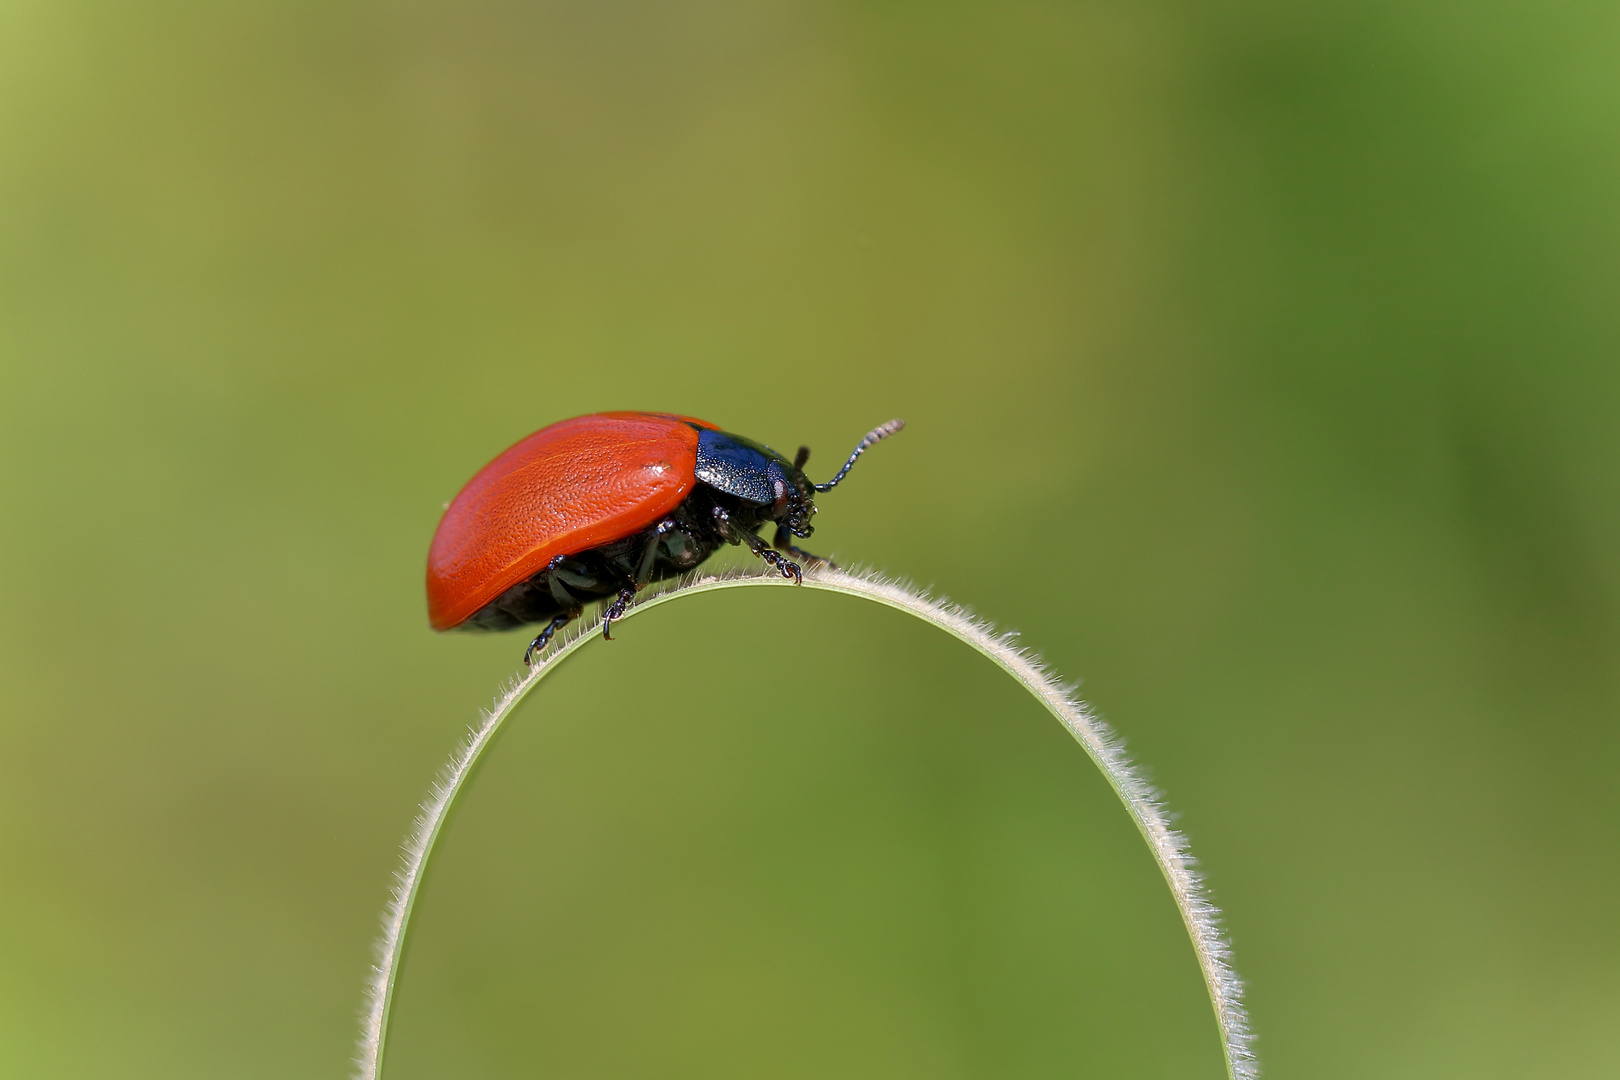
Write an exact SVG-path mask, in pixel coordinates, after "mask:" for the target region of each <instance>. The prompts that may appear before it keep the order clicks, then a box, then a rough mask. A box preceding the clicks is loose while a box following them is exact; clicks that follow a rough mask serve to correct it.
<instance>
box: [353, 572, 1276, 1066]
mask: <svg viewBox="0 0 1620 1080" xmlns="http://www.w3.org/2000/svg"><path fill="white" fill-rule="evenodd" d="M791 584H792V583H791V582H788V581H785V580H784V579H782V578H781V577H778V576H777V575H775V574H774V573H771V574H767V575H759V574H752V573H730V574H720V575H713V576H704V577H695V578H687V579H683V580H681V581H677V582H673V583H669V584H666V585H662V586H658V587H655V588H653V589H649V590H647V591H646V592H645V593H643V594H642V595H641V596H640V597H638V598H637V600H636V604H635V606H634V607H632V608H631V609H630V611H629V612H628V613H627V614H626V616H625V617H626V618H630V617H632V616H634V615H636V614H638V613H640V612H643V611H646V610H648V609H649V608H654V607H657V606H658V605H659V604H663V603H666V602H668V601H669V600H672V599H674V598H675V597H677V596H689V595H692V594H695V593H701V592H711V591H713V590H716V589H731V588H737V587H740V586H744V585H778V586H781V585H791ZM804 587H805V588H807V589H821V590H824V591H826V592H836V593H844V594H846V595H848V596H859V597H861V598H863V599H866V600H872V601H875V602H877V603H879V604H883V605H885V606H887V607H891V608H895V609H896V610H899V611H904V612H907V613H909V614H911V615H915V616H917V617H918V618H920V619H922V620H923V621H925V622H928V623H931V624H933V625H934V626H937V627H938V628H939V629H941V630H943V631H945V632H946V633H947V634H950V635H951V636H952V637H954V638H956V639H958V640H960V641H963V642H965V643H967V644H968V645H970V646H971V647H972V648H973V649H974V650H975V651H977V652H979V653H980V654H982V655H983V656H985V657H987V658H988V659H989V660H990V661H991V662H992V663H994V664H995V665H996V666H997V667H999V668H1001V669H1002V670H1003V671H1005V672H1006V673H1007V674H1009V675H1011V676H1012V677H1013V678H1014V679H1016V680H1018V682H1019V683H1020V684H1021V685H1022V686H1023V687H1024V689H1026V690H1028V691H1029V692H1030V693H1031V694H1033V695H1034V696H1035V698H1036V699H1037V700H1038V701H1040V703H1041V704H1042V705H1044V706H1046V708H1047V710H1048V711H1049V712H1051V714H1052V715H1053V716H1055V717H1057V718H1058V720H1059V721H1060V722H1061V723H1062V724H1063V726H1064V727H1066V728H1068V729H1069V733H1070V734H1071V735H1073V736H1074V737H1075V739H1076V741H1078V742H1079V743H1080V745H1081V746H1082V747H1083V748H1084V749H1085V751H1086V753H1087V754H1089V755H1090V756H1091V760H1092V761H1093V762H1095V763H1096V765H1097V768H1099V769H1101V770H1102V773H1103V776H1104V777H1106V778H1107V780H1108V783H1109V785H1110V786H1111V787H1112V788H1113V789H1114V792H1115V793H1116V794H1117V795H1118V796H1119V798H1120V801H1121V802H1123V803H1124V804H1125V809H1126V810H1127V811H1128V812H1129V813H1130V815H1131V820H1133V821H1134V822H1136V827H1137V829H1138V830H1139V831H1140V832H1141V834H1142V837H1143V839H1145V840H1146V841H1147V843H1148V847H1149V848H1151V849H1152V851H1153V857H1154V859H1155V860H1157V861H1158V864H1159V869H1160V871H1161V872H1162V873H1163V874H1164V880H1165V881H1166V882H1167V883H1168V884H1169V886H1170V892H1171V894H1172V895H1173V896H1174V897H1175V901H1176V907H1177V908H1178V909H1179V910H1180V911H1181V919H1182V922H1184V923H1185V924H1186V926H1187V934H1188V936H1189V937H1190V938H1191V939H1192V946H1193V952H1194V953H1195V954H1196V955H1197V957H1198V966H1199V968H1200V970H1201V971H1202V972H1203V975H1204V983H1205V985H1206V986H1207V987H1208V989H1209V998H1210V1002H1211V1004H1212V1005H1213V1006H1214V1009H1215V1019H1216V1022H1217V1023H1218V1025H1219V1027H1220V1035H1221V1048H1222V1050H1223V1051H1224V1052H1225V1055H1226V1072H1227V1076H1228V1077H1230V1078H1231V1080H1254V1078H1256V1077H1258V1076H1259V1075H1260V1066H1259V1062H1258V1061H1257V1060H1256V1058H1255V1056H1254V1051H1253V1049H1252V1047H1251V1045H1250V1043H1251V1036H1250V1034H1249V1026H1248V1018H1247V1016H1246V1015H1245V1013H1244V1010H1243V1000H1242V995H1243V984H1242V982H1241V981H1240V980H1239V979H1238V977H1237V974H1236V973H1235V972H1234V971H1233V970H1232V967H1231V965H1230V963H1229V962H1228V958H1229V954H1230V948H1229V946H1228V944H1227V941H1226V935H1225V933H1224V932H1223V930H1222V929H1221V925H1220V912H1219V911H1218V910H1217V909H1216V907H1215V905H1214V903H1213V902H1212V901H1211V900H1210V899H1209V897H1208V895H1207V894H1206V892H1205V890H1204V887H1203V881H1202V878H1201V877H1200V876H1199V874H1198V872H1197V871H1196V870H1195V869H1193V860H1192V856H1191V855H1190V854H1189V853H1188V850H1187V841H1186V838H1185V837H1183V836H1182V835H1181V834H1180V833H1178V832H1176V831H1175V830H1174V829H1172V828H1171V827H1170V816H1169V814H1168V812H1167V811H1166V810H1165V808H1164V802H1163V799H1162V797H1161V796H1160V794H1159V792H1158V791H1157V790H1155V789H1154V787H1153V785H1152V784H1150V783H1149V782H1148V781H1147V779H1146V777H1144V776H1143V775H1142V773H1141V771H1140V770H1139V769H1137V767H1136V766H1135V765H1133V764H1131V761H1130V759H1129V758H1128V757H1126V755H1125V751H1124V748H1123V746H1122V745H1121V743H1120V741H1119V739H1118V738H1117V737H1116V736H1115V735H1114V734H1113V732H1112V731H1110V730H1109V728H1108V725H1106V724H1105V723H1103V722H1102V721H1101V720H1099V719H1097V718H1096V717H1094V716H1092V715H1091V713H1090V711H1089V710H1088V709H1087V708H1086V707H1085V706H1084V705H1083V704H1081V703H1080V702H1079V701H1078V700H1077V699H1076V698H1075V697H1074V695H1073V693H1072V691H1071V689H1070V688H1069V687H1067V686H1065V685H1063V684H1062V683H1060V682H1058V681H1057V680H1056V679H1055V678H1053V677H1052V675H1051V673H1050V672H1048V671H1047V670H1046V668H1045V667H1044V666H1043V665H1042V664H1041V662H1040V661H1039V660H1038V659H1037V658H1036V657H1034V656H1033V655H1032V654H1030V653H1029V652H1027V651H1025V650H1023V649H1021V648H1019V647H1018V646H1017V645H1016V644H1015V643H1014V641H1013V635H1011V634H1004V633H1000V632H998V631H997V630H996V629H995V628H994V627H993V626H991V625H990V624H989V623H987V622H985V621H983V620H982V619H978V618H975V617H974V616H973V615H970V614H969V613H968V612H967V611H965V610H963V609H962V608H960V607H958V606H957V605H955V604H951V603H948V602H945V601H941V600H937V599H935V598H933V597H930V596H927V595H925V594H923V593H920V592H918V591H917V590H915V589H913V588H911V587H909V586H907V585H904V584H901V583H898V582H895V581H890V580H886V579H884V578H882V577H879V576H877V575H875V574H869V573H849V572H846V571H842V570H832V569H821V570H817V571H807V572H806V573H805V575H804ZM596 636H597V627H596V624H594V623H593V622H590V621H588V620H581V621H579V622H576V623H574V624H573V626H571V627H570V628H569V629H568V630H567V631H565V632H564V633H563V634H561V635H559V638H560V640H559V641H557V642H556V643H554V644H553V645H552V647H551V648H550V649H549V650H547V653H546V656H545V657H544V658H543V659H542V660H540V661H539V662H537V663H536V664H535V666H534V667H533V668H531V669H529V671H528V672H527V673H526V674H524V675H523V676H522V677H521V678H520V679H518V680H516V681H515V682H513V683H512V684H511V685H510V686H508V687H507V689H506V692H505V693H503V694H502V695H501V696H500V698H499V699H498V700H497V701H496V702H495V707H494V708H493V709H492V710H490V711H489V712H488V713H486V714H485V715H484V721H483V723H482V724H480V725H479V727H478V728H477V729H476V730H474V731H472V732H471V733H470V734H469V736H468V738H467V739H466V741H464V742H463V743H462V745H461V746H460V747H459V748H458V749H457V750H456V753H455V755H454V756H453V757H452V758H451V760H450V762H449V764H448V765H447V766H446V767H445V769H444V771H443V772H441V773H440V774H439V777H438V779H437V780H436V781H435V783H434V785H433V790H432V794H431V795H430V796H429V797H428V799H427V801H426V802H424V803H423V804H422V807H421V811H420V812H419V813H418V814H417V817H416V822H415V826H414V827H413V828H412V830H411V834H410V837H409V838H408V839H407V840H406V843H405V849H404V860H403V864H402V865H401V867H400V868H399V870H398V872H397V874H396V876H395V881H394V890H393V895H392V896H391V897H390V899H389V902H388V907H387V908H386V909H385V910H384V912H383V929H382V936H381V937H380V938H379V939H378V941H377V963H376V964H375V965H374V966H373V968H372V974H371V980H370V983H369V984H368V986H367V988H366V1008H365V1014H364V1017H363V1020H362V1029H361V1037H360V1053H359V1059H358V1063H357V1064H358V1070H357V1072H356V1074H355V1075H356V1076H357V1077H359V1078H360V1080H380V1077H381V1074H382V1063H383V1050H384V1048H385V1047H386V1045H387V1039H388V1018H389V1012H390V1010H391V1009H392V1008H393V1003H394V984H395V981H396V980H397V979H398V977H399V965H400V959H401V957H402V956H403V955H404V951H405V939H406V930H407V928H408V927H409V925H410V921H411V909H412V908H413V907H414V906H415V904H416V896H417V893H418V892H419V891H420V890H421V887H422V875H423V873H424V872H425V871H426V869H427V863H428V858H429V856H431V855H432V853H433V845H434V844H435V843H436V842H437V840H438V838H439V832H440V830H442V829H443V828H444V823H445V821H446V819H447V818H448V817H449V815H450V810H451V808H452V807H453V806H454V805H455V802H456V800H457V799H458V798H459V797H460V795H461V792H462V790H463V789H464V788H465V787H466V785H467V781H468V780H469V778H470V777H471V776H472V773H473V770H474V768H475V766H476V765H477V764H478V760H479V758H480V757H481V756H482V755H483V753H484V751H485V750H486V749H488V748H489V745H490V743H491V742H492V741H493V740H494V738H495V735H496V733H497V732H498V731H499V730H500V728H501V725H502V724H504V723H505V722H506V719H507V717H509V716H511V715H512V711H513V710H514V709H515V708H517V705H518V703H519V702H521V701H522V700H523V699H524V697H526V696H527V695H528V693H529V691H530V690H532V689H534V687H535V685H536V684H537V683H539V682H540V680H541V679H543V678H545V677H546V676H547V675H548V674H550V673H551V672H552V670H554V669H555V668H556V667H557V665H558V664H560V663H561V662H562V661H563V660H564V659H565V658H567V657H568V656H570V655H572V654H573V653H574V652H575V651H576V650H578V649H579V648H580V647H581V646H582V645H584V644H585V643H586V642H587V641H590V640H591V639H592V638H594V637H596Z"/></svg>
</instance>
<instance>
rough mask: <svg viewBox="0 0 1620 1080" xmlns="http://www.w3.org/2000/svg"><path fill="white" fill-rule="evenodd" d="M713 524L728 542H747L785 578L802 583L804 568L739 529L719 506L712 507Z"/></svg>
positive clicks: (754, 536)
mask: <svg viewBox="0 0 1620 1080" xmlns="http://www.w3.org/2000/svg"><path fill="white" fill-rule="evenodd" d="M714 525H715V528H717V529H718V530H720V535H721V537H723V538H724V539H725V540H726V541H727V542H728V543H732V544H739V543H740V544H747V545H748V550H749V551H752V552H753V553H754V554H755V555H758V556H759V557H760V558H762V559H764V560H765V561H766V562H768V563H770V564H771V565H772V566H774V567H776V570H777V573H779V574H781V575H782V576H783V577H785V578H792V579H793V583H794V584H795V585H802V584H804V568H803V567H801V566H800V565H799V564H798V563H796V562H793V561H792V560H791V559H784V558H782V556H780V555H778V554H777V553H776V552H774V551H772V550H771V545H769V544H767V543H766V542H765V541H764V540H762V539H760V538H759V537H758V536H756V535H755V534H753V533H751V532H749V531H748V530H747V529H739V528H737V526H735V525H733V524H732V523H731V515H729V514H727V513H726V512H725V510H724V509H722V508H721V507H718V506H717V507H715V508H714Z"/></svg>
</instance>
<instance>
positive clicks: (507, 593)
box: [427, 412, 905, 662]
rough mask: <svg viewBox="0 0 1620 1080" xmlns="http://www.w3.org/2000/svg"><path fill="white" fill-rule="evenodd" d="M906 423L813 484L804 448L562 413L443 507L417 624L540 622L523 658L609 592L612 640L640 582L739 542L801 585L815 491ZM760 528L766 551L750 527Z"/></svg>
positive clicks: (665, 422) (871, 436)
mask: <svg viewBox="0 0 1620 1080" xmlns="http://www.w3.org/2000/svg"><path fill="white" fill-rule="evenodd" d="M904 426H905V425H904V422H903V421H900V420H891V421H889V423H887V424H884V425H882V426H880V427H878V428H875V429H874V430H873V431H871V432H870V433H868V434H867V436H866V437H865V438H864V439H862V440H861V442H860V444H859V445H857V446H856V448H855V452H854V453H853V454H851V455H850V457H849V460H848V461H847V462H846V463H845V464H844V467H843V468H842V469H841V470H839V472H838V474H837V475H836V476H834V477H833V478H832V479H831V480H830V481H828V482H827V483H825V484H812V483H811V482H810V481H809V480H808V479H806V478H805V475H804V472H803V469H804V463H805V462H806V461H807V460H808V459H809V457H810V450H809V448H808V447H800V448H799V453H798V455H797V456H796V458H795V459H794V460H792V461H789V460H788V459H787V458H785V457H783V456H782V455H780V454H778V453H777V452H776V451H774V450H772V449H770V448H769V447H767V446H764V445H761V444H760V443H756V442H754V441H752V440H750V439H745V438H743V437H742V436H739V435H732V434H729V433H727V432H724V431H722V430H720V428H719V427H718V426H716V425H714V424H711V423H709V422H708V421H706V420H698V419H695V418H693V417H690V416H678V415H675V414H672V413H647V412H610V413H595V414H593V415H590V416H576V417H574V418H573V419H571V420H563V421H559V422H558V423H555V424H552V425H551V426H550V427H546V428H542V429H540V430H539V431H537V432H535V433H534V434H533V435H530V436H529V437H528V438H526V439H523V440H522V441H521V442H518V443H517V444H515V445H514V446H512V447H511V448H510V449H508V450H506V451H505V452H504V453H502V454H501V455H500V456H499V457H497V458H496V459H495V460H494V461H491V462H490V463H489V464H488V465H485V466H484V467H483V468H482V469H480V470H479V471H478V473H477V475H475V476H474V477H473V478H472V479H471V480H469V481H468V482H467V486H466V487H464V488H462V489H461V492H460V494H458V495H457V496H456V497H455V499H453V500H452V501H451V503H450V506H449V508H448V509H447V510H446V511H445V514H444V518H443V519H442V520H441V521H440V522H439V528H438V530H437V531H436V532H435V533H434V534H433V543H432V546H431V547H430V548H429V550H428V567H427V597H428V621H429V623H430V624H431V625H432V626H433V628H434V629H435V630H457V629H487V630H504V629H510V628H512V627H516V626H521V625H524V624H525V623H545V624H546V625H545V628H544V629H543V630H541V632H540V634H539V635H538V636H537V637H536V638H535V639H534V641H533V643H532V644H530V646H529V648H528V651H527V652H525V653H524V660H525V662H532V660H533V656H534V654H535V652H536V651H538V650H539V649H541V648H543V647H544V646H545V644H546V642H547V641H549V640H550V639H551V636H552V635H553V634H554V633H556V631H557V630H559V629H560V628H562V627H563V626H565V625H566V624H567V623H568V622H569V621H570V620H571V619H573V618H576V617H577V616H578V615H579V614H580V613H581V612H582V611H583V610H584V605H585V603H586V602H587V601H589V600H593V599H601V598H605V597H608V596H612V597H614V600H613V602H612V603H611V604H609V605H608V607H607V610H606V611H605V612H604V613H603V617H602V633H603V636H604V637H609V636H611V633H610V630H611V627H612V624H613V620H615V619H617V618H619V617H620V616H622V615H623V614H624V612H625V610H626V609H627V608H628V606H629V604H630V602H631V601H632V600H633V599H634V598H635V593H636V590H637V589H639V588H641V587H642V586H644V585H646V584H647V583H648V582H650V581H658V580H662V579H664V578H669V577H674V576H675V575H677V574H680V573H683V572H685V571H687V570H690V569H692V568H693V567H694V566H697V565H698V564H699V563H701V562H702V561H703V560H704V559H706V558H708V557H709V556H710V555H711V554H713V552H714V551H715V550H716V549H717V548H718V547H719V546H720V545H721V544H739V543H741V544H746V545H748V547H749V549H750V550H752V551H753V552H754V554H756V555H758V556H759V557H760V558H762V559H764V560H765V561H766V562H768V563H770V564H771V565H772V566H774V567H776V569H777V570H778V571H779V572H780V573H781V574H782V576H783V577H789V578H793V579H794V580H799V579H800V577H801V574H802V568H801V566H800V564H799V563H797V562H794V561H792V558H788V557H786V556H792V557H796V558H798V559H801V560H805V561H810V562H826V560H825V559H820V558H818V557H817V556H815V555H811V554H810V553H809V552H806V551H803V550H801V549H799V548H797V547H795V546H794V545H793V543H792V540H791V538H792V537H799V538H803V537H807V536H809V535H810V534H811V532H812V531H813V529H812V527H811V525H810V517H811V515H812V514H814V513H815V512H816V507H815V503H814V494H815V493H816V492H822V491H830V490H831V489H832V488H833V487H835V486H836V485H837V484H838V482H839V481H841V480H842V479H843V478H844V476H845V475H846V474H847V473H848V472H849V470H850V467H851V466H853V465H854V464H855V461H856V459H857V458H859V457H860V456H861V454H862V452H863V451H865V450H866V448H867V447H868V446H871V445H872V444H873V443H875V442H877V441H878V440H880V439H884V438H887V437H888V436H890V435H892V434H894V433H895V432H896V431H899V430H900V429H901V428H902V427H904ZM771 523H774V524H775V525H776V533H775V537H774V545H773V544H768V543H766V542H765V540H763V539H762V538H761V537H760V536H758V535H757V533H758V530H759V529H760V527H761V526H763V525H766V524H771ZM779 553H785V554H779Z"/></svg>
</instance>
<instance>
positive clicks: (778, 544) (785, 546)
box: [771, 525, 838, 570]
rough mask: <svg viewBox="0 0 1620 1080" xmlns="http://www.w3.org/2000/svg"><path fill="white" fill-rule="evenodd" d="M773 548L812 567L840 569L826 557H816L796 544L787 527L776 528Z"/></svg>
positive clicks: (779, 526)
mask: <svg viewBox="0 0 1620 1080" xmlns="http://www.w3.org/2000/svg"><path fill="white" fill-rule="evenodd" d="M771 546H772V547H774V548H776V550H777V551H785V552H787V553H788V554H789V555H792V556H794V557H795V558H799V559H803V560H804V561H805V562H807V563H809V564H811V565H812V566H830V567H832V568H833V569H834V570H836V569H838V564H837V563H835V562H833V561H832V560H831V559H829V558H827V557H826V556H824V555H814V554H812V553H810V552H808V551H806V550H804V548H802V547H799V546H798V545H797V544H795V543H794V542H793V534H792V533H790V532H788V528H787V526H786V525H778V526H777V527H776V536H775V537H774V543H773V544H772V545H771Z"/></svg>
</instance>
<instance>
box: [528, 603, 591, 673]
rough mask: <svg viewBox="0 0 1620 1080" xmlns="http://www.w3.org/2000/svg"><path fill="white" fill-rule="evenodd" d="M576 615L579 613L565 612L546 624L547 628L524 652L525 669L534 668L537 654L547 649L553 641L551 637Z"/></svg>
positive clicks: (536, 636) (535, 637) (537, 635)
mask: <svg viewBox="0 0 1620 1080" xmlns="http://www.w3.org/2000/svg"><path fill="white" fill-rule="evenodd" d="M576 614H578V613H577V612H564V613H563V614H561V615H557V616H554V617H553V618H552V620H551V621H550V622H549V623H547V624H546V628H545V629H544V630H542V631H540V632H539V633H538V634H536V635H535V636H534V640H533V641H531V642H529V647H528V648H527V649H524V650H523V665H524V666H525V667H533V666H534V657H535V654H536V653H538V652H539V651H540V650H541V649H544V648H545V647H546V643H547V642H548V641H550V640H551V635H553V634H555V633H556V632H557V631H559V630H561V629H562V628H563V627H565V626H567V625H568V620H570V619H572V618H573V617H574V615H576Z"/></svg>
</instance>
